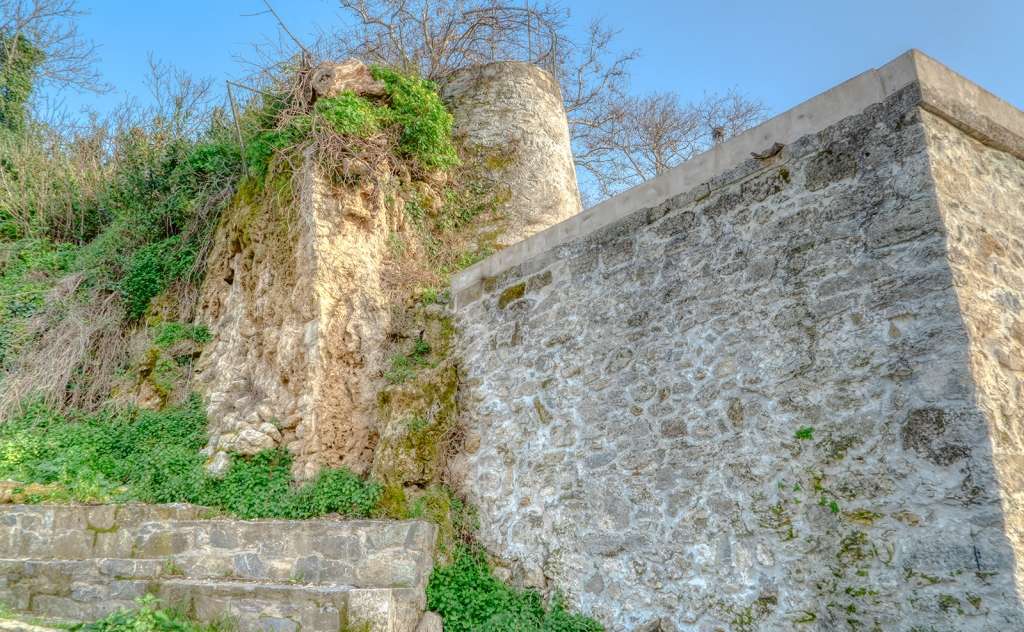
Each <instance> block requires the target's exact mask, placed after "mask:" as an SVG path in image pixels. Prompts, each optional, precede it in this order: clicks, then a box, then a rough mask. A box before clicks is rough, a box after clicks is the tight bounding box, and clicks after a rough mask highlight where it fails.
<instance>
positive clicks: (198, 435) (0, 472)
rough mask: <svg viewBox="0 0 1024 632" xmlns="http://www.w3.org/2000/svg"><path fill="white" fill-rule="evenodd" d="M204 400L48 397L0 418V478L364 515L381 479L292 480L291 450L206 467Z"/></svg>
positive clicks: (125, 496)
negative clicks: (159, 402) (65, 400)
mask: <svg viewBox="0 0 1024 632" xmlns="http://www.w3.org/2000/svg"><path fill="white" fill-rule="evenodd" d="M205 444H206V415H205V414H204V412H203V405H202V402H201V401H200V399H199V398H198V397H196V396H193V397H192V398H191V399H190V400H189V401H188V402H187V403H186V404H185V405H183V406H179V407H170V408H165V409H164V410H162V411H159V412H156V411H149V410H141V409H136V408H128V409H122V410H117V409H109V410H105V411H102V412H100V413H97V414H94V415H79V416H72V417H65V416H64V415H61V414H59V413H57V412H55V411H53V410H51V409H49V408H47V407H45V406H43V405H41V404H38V403H35V404H32V403H30V404H28V405H26V407H25V410H24V411H23V412H22V414H21V415H18V416H16V417H13V418H12V419H10V420H8V421H7V422H6V423H4V424H2V425H0V478H4V479H11V480H16V481H20V482H24V483H42V484H56V485H57V486H58V487H59V489H60V491H59V492H58V493H57V494H56V496H51V497H49V499H51V500H78V501H125V500H137V501H142V502H152V503H169V502H189V503H195V504H199V505H206V506H210V507H215V508H218V509H222V510H224V511H226V512H228V513H231V514H234V515H237V516H239V517H242V518H312V517H314V516H319V515H324V514H328V513H338V514H342V515H345V516H352V517H366V516H369V515H370V514H371V512H372V511H373V508H374V506H375V505H376V504H377V502H378V500H379V498H380V495H381V488H380V486H379V485H377V484H375V483H372V482H368V481H364V480H363V479H360V478H359V477H357V476H355V475H354V474H352V473H351V472H349V471H347V470H340V469H339V470H324V471H323V472H322V473H321V474H320V476H318V477H317V478H316V479H314V480H313V481H312V482H310V483H307V484H306V485H304V486H302V487H298V488H294V487H292V485H291V457H290V455H288V453H287V452H285V451H283V450H268V451H265V452H261V453H259V454H256V455H255V456H253V457H250V458H242V457H238V456H236V457H234V458H233V462H232V465H231V468H230V469H229V470H228V472H227V473H226V475H225V476H224V478H223V479H215V478H212V477H210V476H208V475H207V474H206V472H205V469H204V467H203V466H204V460H203V457H202V456H201V455H200V454H199V450H200V449H201V448H202V447H203V446H204V445H205Z"/></svg>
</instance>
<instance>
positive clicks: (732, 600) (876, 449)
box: [455, 80, 1024, 631]
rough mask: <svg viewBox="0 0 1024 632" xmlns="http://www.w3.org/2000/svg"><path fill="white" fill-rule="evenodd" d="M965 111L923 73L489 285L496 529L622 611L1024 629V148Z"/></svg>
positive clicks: (475, 405)
mask: <svg viewBox="0 0 1024 632" xmlns="http://www.w3.org/2000/svg"><path fill="white" fill-rule="evenodd" d="M961 81H962V80H961ZM929 107H930V106H929ZM974 109H975V108H973V107H971V108H965V109H964V111H965V112H973V111H974ZM929 111H931V110H929ZM1018 114H1019V113H1018ZM1020 120H1024V119H1020ZM958 126H959V127H964V126H965V124H964V123H963V122H962V121H961V122H958V124H957V126H954V125H953V124H951V123H950V122H948V121H947V120H945V119H944V118H942V117H940V116H937V115H935V114H932V113H929V112H926V111H925V110H924V109H923V108H922V88H921V85H920V84H919V83H916V82H915V83H911V84H909V85H907V86H906V87H905V88H903V89H902V90H900V91H898V92H896V93H895V94H893V95H892V96H890V97H888V98H887V99H886V100H885V101H884V102H882V103H879V104H876V105H873V106H870V107H868V108H867V109H866V110H864V111H863V112H862V113H860V114H857V115H854V116H850V117H849V118H846V119H844V120H842V121H841V122H839V123H837V124H834V125H831V126H829V127H827V128H826V129H824V130H822V131H820V132H818V133H815V134H810V135H808V136H805V137H803V138H800V139H799V140H797V141H796V142H790V143H788V144H787V146H786V147H785V148H784V149H783V150H782V151H781V152H780V153H779V154H778V155H776V156H774V157H771V158H768V159H766V160H757V159H754V160H747V161H746V162H744V163H742V164H740V165H739V166H738V167H735V168H733V169H731V170H729V171H727V172H725V173H722V174H720V175H718V176H717V177H715V178H713V179H711V180H710V181H707V182H704V183H703V184H700V186H697V187H696V188H694V189H692V190H690V191H688V192H685V193H681V194H679V195H676V196H675V197H672V198H670V199H669V200H667V201H666V202H664V203H662V204H659V205H657V206H653V207H650V208H637V209H636V210H635V212H633V213H632V214H630V215H627V216H625V217H624V218H623V219H621V220H619V221H617V222H615V223H612V224H610V225H608V226H606V227H604V228H601V229H599V230H597V231H595V232H591V233H589V234H586V235H583V236H580V237H577V238H575V239H572V240H570V241H567V242H564V243H561V244H559V245H557V246H556V247H554V248H552V249H549V250H548V251H547V252H544V253H543V254H541V255H538V256H534V257H532V258H527V259H525V260H524V261H523V262H522V263H521V264H519V265H516V266H514V267H511V268H509V269H507V270H505V271H504V272H502V273H500V274H499V275H498V276H495V277H490V278H485V279H483V281H482V283H481V284H480V286H479V287H473V288H464V289H463V290H462V291H461V292H460V298H459V299H458V306H457V312H456V317H457V324H458V332H459V334H458V350H459V351H458V352H459V355H460V366H461V367H462V369H463V371H464V373H465V375H464V378H463V381H462V386H461V388H462V393H461V395H460V407H461V410H462V414H463V418H464V421H465V423H466V426H467V432H468V433H469V436H467V438H466V442H465V445H466V451H467V454H466V455H465V456H464V457H462V458H461V459H460V463H459V466H458V467H457V468H455V469H457V471H459V472H460V473H461V480H462V488H463V489H464V490H465V491H466V492H467V493H468V494H469V497H470V500H471V501H472V502H475V503H476V504H477V505H478V507H479V510H480V518H481V523H482V540H483V542H484V543H485V545H486V546H487V547H488V548H489V549H490V550H491V552H492V553H494V554H496V555H498V556H501V557H503V558H505V559H506V560H508V561H509V563H510V565H511V568H512V570H513V572H514V574H515V576H517V577H518V578H519V579H521V580H522V581H525V582H526V583H530V584H533V585H538V586H544V587H546V588H557V589H559V590H562V591H564V593H565V594H566V595H567V597H568V599H569V601H570V602H571V603H572V604H573V605H574V606H577V607H579V608H581V609H582V610H583V611H584V612H586V613H588V614H591V615H594V616H597V617H598V618H600V619H601V620H602V621H603V622H605V623H606V624H608V625H609V626H610V628H611V629H614V630H632V629H662V630H717V629H723V630H725V629H731V630H789V629H808V630H855V629H881V630H925V629H934V630H991V631H995V630H1005V629H1021V628H1024V614H1022V611H1021V603H1020V598H1019V596H1018V594H1020V593H1021V592H1022V590H1021V589H1022V588H1024V573H1022V567H1021V562H1020V561H1019V560H1020V559H1022V557H1024V540H1022V535H1021V534H1022V532H1024V525H1022V522H1021V521H1022V520H1024V508H1022V507H1021V506H1020V502H1021V501H1020V499H1021V497H1022V494H1024V484H1022V482H1021V474H1020V473H1021V471H1022V468H1024V457H1022V455H1024V418H1022V396H1024V365H1022V364H1021V361H1020V357H1021V354H1022V344H1024V337H1022V335H1021V332H1024V325H1022V323H1024V256H1022V254H1021V253H1024V203H1022V200H1024V161H1022V160H1021V159H1020V158H1017V157H1014V156H1013V155H1010V154H1009V153H1006V152H1005V151H1002V150H1000V149H997V148H993V147H992V146H991V145H986V144H983V143H981V142H978V141H976V140H974V139H972V138H971V137H969V136H968V135H967V134H965V133H964V132H962V131H960V129H958ZM1017 132H1018V136H1019V137H1024V125H1021V127H1020V129H1018V130H1017ZM1012 136H1013V135H1012V134H1005V135H1003V138H1011V137H1012ZM770 144H771V141H770V139H769V141H768V142H767V143H766V145H770ZM1004 146H1005V143H1004ZM1019 148H1020V149H1022V150H1024V143H1022V144H1021V145H1020V147H1019ZM1021 155H1024V154H1021ZM530 252H543V251H542V250H530ZM1015 553H1016V557H1017V560H1016V561H1015ZM642 626H646V627H642Z"/></svg>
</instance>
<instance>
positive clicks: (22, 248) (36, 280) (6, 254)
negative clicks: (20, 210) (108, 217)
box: [0, 238, 77, 367]
mask: <svg viewBox="0 0 1024 632" xmlns="http://www.w3.org/2000/svg"><path fill="white" fill-rule="evenodd" d="M76 253H77V248H75V247H74V246H71V245H68V244H61V245H58V244H53V243H50V242H49V241H47V240H45V239H31V238H29V239H22V240H19V241H15V242H8V243H0V260H2V261H3V264H2V266H0V367H5V366H7V365H8V364H9V363H10V361H11V360H13V359H14V357H15V356H16V355H17V353H18V351H19V349H20V348H21V346H22V345H23V344H25V343H26V342H27V341H28V333H27V331H26V329H27V328H26V323H27V321H28V319H29V318H31V317H32V316H33V315H35V314H36V313H37V312H39V311H40V310H41V309H42V308H43V307H44V305H45V303H46V301H45V297H46V295H47V293H48V292H50V290H52V289H53V286H54V284H55V283H56V281H57V280H58V279H59V278H60V277H61V276H62V275H64V274H65V273H67V271H68V269H69V268H70V266H71V263H72V262H73V261H74V258H75V255H76Z"/></svg>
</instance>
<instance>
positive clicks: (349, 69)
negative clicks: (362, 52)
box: [311, 59, 384, 97]
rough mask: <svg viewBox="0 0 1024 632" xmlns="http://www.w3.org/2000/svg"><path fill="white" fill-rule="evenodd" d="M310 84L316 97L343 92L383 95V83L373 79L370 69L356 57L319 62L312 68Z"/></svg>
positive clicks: (331, 95) (334, 95)
mask: <svg viewBox="0 0 1024 632" xmlns="http://www.w3.org/2000/svg"><path fill="white" fill-rule="evenodd" d="M311 84H312V87H313V94H315V95H316V96H317V97H336V96H338V95H339V94H342V93H343V92H352V93H354V94H358V95H364V96H374V97H380V96H384V84H383V83H381V82H380V81H377V80H376V79H374V78H373V75H372V74H371V73H370V69H369V68H367V67H366V64H364V63H363V62H361V61H359V60H358V59H346V60H345V61H343V62H340V63H334V62H324V63H322V64H320V65H319V66H317V67H316V68H315V69H314V70H313V75H312V79H311Z"/></svg>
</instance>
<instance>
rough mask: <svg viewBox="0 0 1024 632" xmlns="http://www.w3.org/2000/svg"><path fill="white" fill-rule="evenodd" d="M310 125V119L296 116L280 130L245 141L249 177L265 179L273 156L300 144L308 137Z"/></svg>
mask: <svg viewBox="0 0 1024 632" xmlns="http://www.w3.org/2000/svg"><path fill="white" fill-rule="evenodd" d="M312 125H313V123H312V118H311V117H309V116H296V117H294V118H292V119H291V120H290V121H289V122H288V124H287V125H286V126H284V127H283V128H281V129H271V130H266V131H261V132H257V133H256V134H255V135H254V136H253V137H252V138H249V139H248V140H246V143H245V162H246V164H247V165H248V167H249V175H250V176H252V177H255V178H256V179H257V180H262V179H263V178H265V177H266V175H267V172H268V171H269V170H270V162H271V160H272V159H273V157H274V154H275V153H277V152H279V151H282V150H285V149H289V148H291V147H294V146H296V145H299V144H301V143H302V141H304V140H305V139H306V137H307V136H308V135H309V131H310V130H311V129H312Z"/></svg>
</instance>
